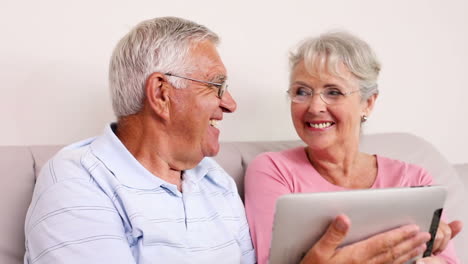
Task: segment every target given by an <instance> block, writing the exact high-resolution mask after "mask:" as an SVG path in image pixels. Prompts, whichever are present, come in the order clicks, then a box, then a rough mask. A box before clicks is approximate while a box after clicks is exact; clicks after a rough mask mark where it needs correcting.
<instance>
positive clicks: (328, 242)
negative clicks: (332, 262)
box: [314, 215, 351, 255]
mask: <svg viewBox="0 0 468 264" xmlns="http://www.w3.org/2000/svg"><path fill="white" fill-rule="evenodd" d="M350 227H351V221H350V220H349V218H348V217H347V216H345V215H338V216H337V217H336V218H335V219H334V220H333V222H332V223H331V224H330V225H329V226H328V229H327V231H325V234H323V236H322V237H321V238H320V240H319V241H317V243H316V244H315V246H314V248H315V249H316V250H318V251H319V252H320V251H321V252H325V253H330V255H331V254H333V252H334V251H335V250H336V248H337V247H338V246H339V245H340V244H341V242H343V240H344V239H345V237H346V234H348V231H349V228H350Z"/></svg>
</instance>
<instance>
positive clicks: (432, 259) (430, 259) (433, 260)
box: [416, 256, 446, 264]
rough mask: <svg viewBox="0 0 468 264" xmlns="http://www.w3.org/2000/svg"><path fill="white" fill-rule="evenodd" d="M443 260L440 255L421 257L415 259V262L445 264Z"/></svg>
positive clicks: (419, 263) (420, 263)
mask: <svg viewBox="0 0 468 264" xmlns="http://www.w3.org/2000/svg"><path fill="white" fill-rule="evenodd" d="M445 263H446V262H445V260H443V259H442V258H440V257H435V256H432V257H427V258H422V259H419V260H418V261H416V264H445Z"/></svg>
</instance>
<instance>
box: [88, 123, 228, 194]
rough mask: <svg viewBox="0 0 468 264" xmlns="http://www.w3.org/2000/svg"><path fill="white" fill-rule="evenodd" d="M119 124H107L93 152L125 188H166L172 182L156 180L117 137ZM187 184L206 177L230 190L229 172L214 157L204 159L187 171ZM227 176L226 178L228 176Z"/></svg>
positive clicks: (94, 142)
mask: <svg viewBox="0 0 468 264" xmlns="http://www.w3.org/2000/svg"><path fill="white" fill-rule="evenodd" d="M116 128H117V124H116V123H112V124H110V125H107V126H106V128H105V129H104V132H103V134H102V135H101V136H99V137H97V138H96V140H94V141H93V142H92V143H91V146H90V148H91V151H92V152H93V154H94V155H95V156H96V157H97V158H98V159H99V160H101V161H102V162H103V163H104V165H105V166H106V167H107V168H108V169H109V170H110V171H111V172H112V174H113V175H114V176H115V177H116V178H117V179H118V180H119V182H121V183H122V184H123V185H125V186H127V187H130V188H135V189H142V190H151V189H154V188H157V187H160V186H165V187H166V188H167V186H168V185H171V184H170V183H167V182H166V181H164V180H162V179H160V178H158V177H155V176H154V175H153V174H152V173H151V172H149V171H148V170H147V169H146V168H145V167H143V165H141V163H140V162H139V161H138V160H137V159H135V157H134V156H133V155H132V154H131V153H130V152H129V151H128V150H127V148H126V147H125V146H124V145H123V144H122V142H121V141H120V139H119V138H118V137H117V136H116V135H115V133H114V130H115V129H116ZM183 175H184V178H183V180H184V181H192V182H194V183H196V184H198V183H199V182H200V181H201V180H202V179H203V178H204V177H205V176H206V177H207V178H208V179H209V180H211V181H213V182H214V183H215V184H216V185H218V186H220V187H222V188H224V189H226V190H228V189H229V186H230V182H229V180H228V177H229V176H228V175H227V173H226V172H225V171H224V170H223V169H222V168H221V166H220V165H219V164H218V163H216V161H215V160H214V159H212V158H204V159H203V160H202V161H201V162H200V163H199V164H198V165H197V166H195V167H194V168H192V169H189V170H186V171H184V174H183ZM226 176H227V177H226Z"/></svg>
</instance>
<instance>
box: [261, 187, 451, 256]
mask: <svg viewBox="0 0 468 264" xmlns="http://www.w3.org/2000/svg"><path fill="white" fill-rule="evenodd" d="M446 194H447V191H446V189H445V188H444V187H442V186H430V187H429V186H426V187H407V188H388V189H366V190H352V191H341V192H322V193H299V194H287V195H284V196H282V197H280V198H279V199H278V200H277V202H276V211H275V217H274V224H273V235H272V242H271V247H270V259H269V260H270V262H269V263H270V264H287V263H294V264H296V263H299V262H300V260H301V259H302V257H304V255H305V254H306V253H307V251H308V250H309V249H310V248H311V247H312V245H314V244H315V242H316V241H318V239H319V238H320V237H321V236H322V234H323V233H324V232H325V230H326V229H327V227H328V225H329V224H330V222H331V221H332V220H333V219H334V218H335V217H336V216H337V215H339V214H346V215H347V216H348V217H349V218H350V219H351V229H350V231H349V234H348V236H347V237H346V239H345V241H344V242H343V244H342V245H341V246H344V245H347V244H351V243H353V242H357V241H360V240H363V239H366V238H368V237H370V236H372V235H375V234H377V233H381V232H383V231H387V230H390V229H393V228H396V227H399V226H402V225H406V224H417V225H419V227H420V228H421V230H427V231H429V232H431V234H434V235H433V237H434V236H435V232H437V227H438V224H439V219H440V215H441V213H442V208H443V205H444V202H445V197H446ZM429 248H431V249H432V244H431V241H429V242H428V250H427V252H426V253H425V254H428V253H430V252H431V249H429ZM420 257H421V256H418V257H416V258H414V259H417V258H420ZM414 259H413V260H414ZM409 263H411V262H409Z"/></svg>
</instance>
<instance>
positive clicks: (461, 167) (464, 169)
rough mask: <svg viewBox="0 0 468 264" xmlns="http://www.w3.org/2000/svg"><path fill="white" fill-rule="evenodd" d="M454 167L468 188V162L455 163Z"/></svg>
mask: <svg viewBox="0 0 468 264" xmlns="http://www.w3.org/2000/svg"><path fill="white" fill-rule="evenodd" d="M454 167H455V169H456V170H457V172H458V175H459V176H460V179H461V180H462V181H463V184H465V188H468V163H460V164H455V165H454Z"/></svg>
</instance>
